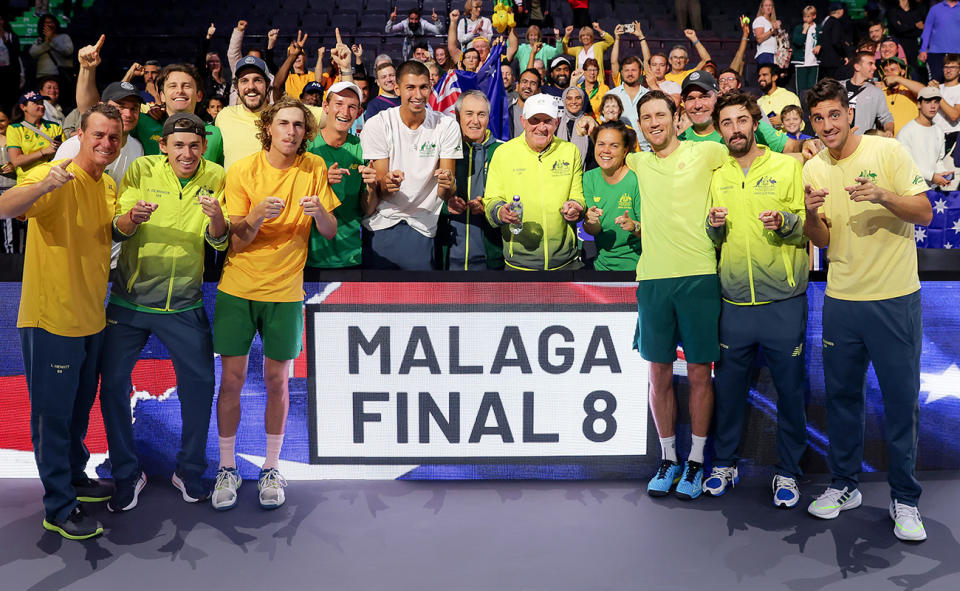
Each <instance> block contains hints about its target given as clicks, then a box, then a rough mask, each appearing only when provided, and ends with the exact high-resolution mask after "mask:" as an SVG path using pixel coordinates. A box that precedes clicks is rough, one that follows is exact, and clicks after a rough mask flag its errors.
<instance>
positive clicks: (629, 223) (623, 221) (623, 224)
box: [613, 209, 640, 234]
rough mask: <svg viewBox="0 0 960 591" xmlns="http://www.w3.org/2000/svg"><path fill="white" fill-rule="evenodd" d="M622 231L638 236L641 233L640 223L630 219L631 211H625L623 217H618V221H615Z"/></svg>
mask: <svg viewBox="0 0 960 591" xmlns="http://www.w3.org/2000/svg"><path fill="white" fill-rule="evenodd" d="M613 221H614V222H615V223H616V224H617V225H618V226H620V229H621V230H623V231H624V232H630V233H631V234H636V233H637V232H639V231H640V223H639V222H635V221H633V220H632V219H630V210H627V209H624V210H623V215H619V216H617V219H615V220H613Z"/></svg>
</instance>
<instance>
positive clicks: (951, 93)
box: [933, 84, 960, 133]
mask: <svg viewBox="0 0 960 591" xmlns="http://www.w3.org/2000/svg"><path fill="white" fill-rule="evenodd" d="M940 97H941V99H940V100H941V101H946V102H948V103H950V104H951V105H956V104H957V103H960V84H954V85H953V86H947V85H946V84H941V85H940ZM933 124H934V125H936V126H937V127H939V128H940V129H942V130H943V133H953V132H954V131H960V119H958V120H957V121H955V122H954V123H950V121H949V120H948V119H947V118H946V117H944V116H943V110H940V111H937V114H936V115H934V117H933Z"/></svg>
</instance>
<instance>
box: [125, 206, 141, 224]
mask: <svg viewBox="0 0 960 591" xmlns="http://www.w3.org/2000/svg"><path fill="white" fill-rule="evenodd" d="M127 215H128V216H130V223H131V224H133V225H135V226H136V225H138V223H137V222H135V221H133V210H132V209H131V210H130V211H128V212H127Z"/></svg>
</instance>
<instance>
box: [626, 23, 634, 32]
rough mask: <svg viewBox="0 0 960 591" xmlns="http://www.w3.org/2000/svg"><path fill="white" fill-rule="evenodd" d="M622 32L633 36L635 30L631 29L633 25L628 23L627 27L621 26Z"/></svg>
mask: <svg viewBox="0 0 960 591" xmlns="http://www.w3.org/2000/svg"><path fill="white" fill-rule="evenodd" d="M623 32H624V33H630V34H633V33H634V32H636V29H634V27H633V23H630V24H628V25H623Z"/></svg>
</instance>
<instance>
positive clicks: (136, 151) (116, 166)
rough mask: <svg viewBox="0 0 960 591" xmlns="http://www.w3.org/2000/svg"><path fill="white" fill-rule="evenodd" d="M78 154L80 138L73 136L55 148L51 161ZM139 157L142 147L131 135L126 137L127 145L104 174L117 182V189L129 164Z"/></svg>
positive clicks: (73, 156) (141, 154) (121, 149)
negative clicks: (55, 151)
mask: <svg viewBox="0 0 960 591" xmlns="http://www.w3.org/2000/svg"><path fill="white" fill-rule="evenodd" d="M79 153H80V136H79V135H75V136H73V137H72V138H70V139H68V140H67V141H65V142H63V143H62V144H60V147H59V148H57V154H56V155H55V156H54V157H53V159H54V160H63V159H64V158H76V157H77V154H79ZM141 156H143V146H142V145H141V144H140V140H138V139H137V138H135V137H133V136H132V135H128V136H127V143H126V144H124V145H123V147H122V148H120V155H119V156H117V159H116V160H114V161H113V162H111V163H110V164H109V165H108V166H107V168H105V169H104V172H105V173H107V174H108V175H109V176H110V178H112V179H113V180H115V181H117V186H118V187H119V186H120V181H122V180H123V175H124V174H126V172H127V168H128V167H129V166H130V163H131V162H133V161H134V160H136V159H137V158H139V157H141Z"/></svg>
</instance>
